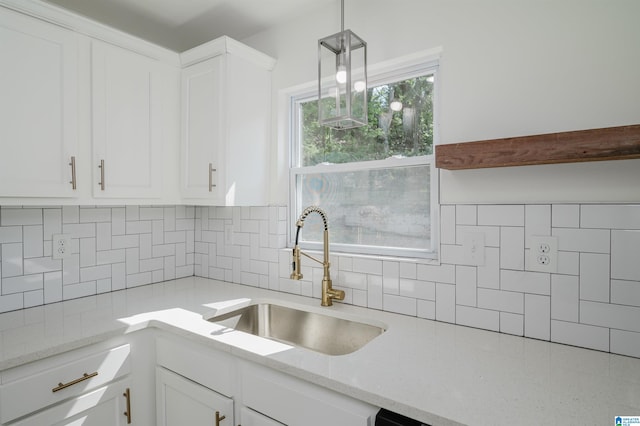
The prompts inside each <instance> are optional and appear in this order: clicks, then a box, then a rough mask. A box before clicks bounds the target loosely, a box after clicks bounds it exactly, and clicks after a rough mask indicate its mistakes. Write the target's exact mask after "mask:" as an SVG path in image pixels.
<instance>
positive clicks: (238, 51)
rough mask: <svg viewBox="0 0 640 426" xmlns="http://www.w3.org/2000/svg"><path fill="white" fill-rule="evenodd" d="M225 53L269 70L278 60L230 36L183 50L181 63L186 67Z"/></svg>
mask: <svg viewBox="0 0 640 426" xmlns="http://www.w3.org/2000/svg"><path fill="white" fill-rule="evenodd" d="M225 53H232V54H234V55H235V56H237V57H240V58H243V59H246V60H247V61H250V62H253V63H255V64H256V65H258V66H260V67H262V68H264V69H266V70H268V71H271V70H272V69H273V67H275V65H276V60H275V59H273V58H272V57H270V56H268V55H265V54H264V53H262V52H260V51H258V50H255V49H253V48H251V47H249V46H247V45H245V44H242V43H240V42H239V41H236V40H234V39H232V38H231V37H228V36H222V37H218V38H216V39H214V40H211V41H208V42H206V43H203V44H201V45H200V46H196V47H194V48H193V49H189V50H186V51H184V52H182V53H181V54H180V64H181V65H182V67H183V68H184V67H188V66H190V65H194V64H197V63H198V62H202V61H206V60H207V59H211V58H213V57H216V56H219V55H223V54H225Z"/></svg>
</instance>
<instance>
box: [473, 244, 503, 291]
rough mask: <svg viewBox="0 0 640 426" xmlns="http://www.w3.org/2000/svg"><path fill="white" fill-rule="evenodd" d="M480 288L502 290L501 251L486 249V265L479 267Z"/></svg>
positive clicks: (492, 248)
mask: <svg viewBox="0 0 640 426" xmlns="http://www.w3.org/2000/svg"><path fill="white" fill-rule="evenodd" d="M478 287H483V288H493V289H499V288H500V249H498V248H494V247H485V249H484V265H480V266H478Z"/></svg>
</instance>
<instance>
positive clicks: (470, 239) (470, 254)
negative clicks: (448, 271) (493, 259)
mask: <svg viewBox="0 0 640 426" xmlns="http://www.w3.org/2000/svg"><path fill="white" fill-rule="evenodd" d="M462 251H463V256H464V259H463V262H464V263H465V264H466V265H475V266H482V265H484V233H481V232H467V233H465V234H463V235H462Z"/></svg>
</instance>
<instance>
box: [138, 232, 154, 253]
mask: <svg viewBox="0 0 640 426" xmlns="http://www.w3.org/2000/svg"><path fill="white" fill-rule="evenodd" d="M152 247H153V243H152V237H151V234H140V259H149V258H150V257H151V254H152Z"/></svg>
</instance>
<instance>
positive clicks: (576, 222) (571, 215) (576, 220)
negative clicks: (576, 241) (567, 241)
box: [551, 204, 580, 228]
mask: <svg viewBox="0 0 640 426" xmlns="http://www.w3.org/2000/svg"><path fill="white" fill-rule="evenodd" d="M551 226H552V227H553V228H579V227H580V206H579V205H577V204H554V205H553V206H551Z"/></svg>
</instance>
